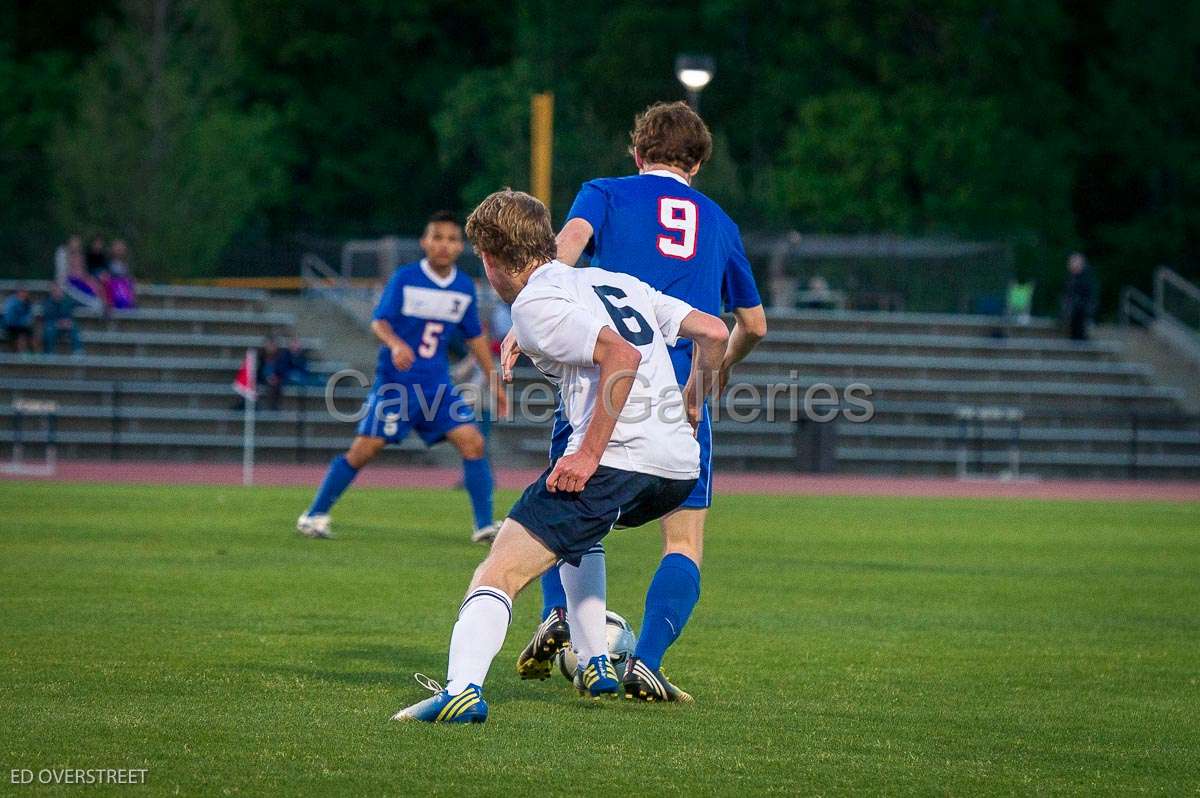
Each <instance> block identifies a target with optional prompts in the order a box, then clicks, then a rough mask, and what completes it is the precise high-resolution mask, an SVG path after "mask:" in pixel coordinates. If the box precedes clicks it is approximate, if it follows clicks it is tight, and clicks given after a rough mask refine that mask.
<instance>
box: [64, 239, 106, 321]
mask: <svg viewBox="0 0 1200 798" xmlns="http://www.w3.org/2000/svg"><path fill="white" fill-rule="evenodd" d="M84 263H85V261H84V256H83V253H82V252H73V253H71V254H69V255H68V257H67V264H68V265H67V283H66V285H64V286H63V290H64V291H66V293H67V296H69V297H71V299H74V300H75V301H76V302H77V303H79V304H80V305H84V306H85V307H89V308H92V309H94V310H107V308H108V302H107V298H108V297H107V294H105V292H104V287H103V286H102V285H100V282H99V281H98V280H97V279H96V278H95V277H92V275H90V274H88V271H87V269H86V268H84Z"/></svg>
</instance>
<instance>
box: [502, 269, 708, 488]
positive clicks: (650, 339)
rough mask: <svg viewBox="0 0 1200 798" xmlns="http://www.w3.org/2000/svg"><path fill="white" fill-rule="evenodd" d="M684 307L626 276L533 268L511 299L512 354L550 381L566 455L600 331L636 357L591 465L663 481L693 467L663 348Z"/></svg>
mask: <svg viewBox="0 0 1200 798" xmlns="http://www.w3.org/2000/svg"><path fill="white" fill-rule="evenodd" d="M691 311H692V307H691V305H688V304H687V303H686V302H681V301H680V300H678V299H675V298H674V297H669V296H667V295H666V294H663V293H661V292H659V291H656V290H654V289H653V288H651V287H650V286H648V285H646V283H644V282H642V281H641V280H639V279H637V278H636V277H632V276H630V275H628V274H618V273H616V272H609V271H605V270H603V269H592V268H588V269H576V268H572V267H570V266H567V265H566V264H564V263H562V262H560V261H551V262H550V263H547V264H546V265H545V266H542V267H540V268H539V269H538V270H537V271H535V272H534V273H533V275H532V276H531V277H530V279H529V283H528V284H527V285H526V286H525V288H524V289H522V290H521V293H519V294H518V295H517V298H516V300H515V301H514V302H513V306H512V318H513V329H514V330H515V331H516V335H517V343H518V344H519V345H520V347H521V351H522V352H524V353H525V354H526V355H528V356H529V358H530V359H531V360H532V361H533V363H534V365H535V366H537V367H538V369H539V370H540V371H541V372H542V373H543V374H545V375H546V376H547V377H548V378H549V379H550V380H551V382H553V383H555V384H556V385H557V386H558V390H559V394H560V395H561V397H562V406H563V413H564V414H565V417H566V420H567V422H568V423H569V424H570V425H571V435H570V438H569V440H568V441H567V448H566V452H565V453H566V454H570V453H572V452H575V451H577V450H578V449H579V446H580V444H581V443H582V441H583V436H584V433H586V431H587V427H588V424H589V423H590V422H591V418H592V412H593V410H594V408H595V406H596V402H597V401H600V385H599V384H598V383H599V375H600V367H599V366H597V365H596V364H595V363H594V362H593V361H592V354H593V352H594V351H595V348H596V339H597V337H598V336H599V335H600V330H601V329H602V328H604V327H608V328H610V329H611V330H613V331H614V332H615V333H617V334H618V335H620V336H621V337H622V338H624V339H625V340H626V341H628V342H629V343H630V344H632V345H633V346H634V347H636V348H637V350H638V351H639V352H640V353H641V355H642V362H641V365H639V366H638V372H637V376H636V377H635V379H634V384H633V388H632V390H631V391H630V394H629V399H628V401H627V402H626V404H625V408H624V410H623V411H622V412H621V415H620V417H619V418H618V420H617V425H616V428H615V429H614V430H613V434H612V438H611V439H610V440H609V442H608V448H607V449H605V452H604V455H603V456H602V457H601V458H600V464H601V465H605V466H609V467H610V468H617V469H621V470H624V471H636V472H638V473H642V474H652V475H654V476H660V477H666V478H668V479H692V478H694V477H696V476H697V475H698V474H699V473H700V446H699V444H698V443H697V442H696V438H695V436H694V435H693V434H692V428H691V425H689V424H688V422H687V413H686V412H685V408H684V403H683V394H682V391H681V390H680V388H679V384H678V383H677V382H676V381H675V370H674V368H673V367H672V365H671V358H670V355H668V354H667V347H668V346H673V345H674V344H675V342H676V340H677V339H678V337H679V325H680V324H681V323H682V322H683V319H684V317H685V316H687V315H688V313H690V312H691Z"/></svg>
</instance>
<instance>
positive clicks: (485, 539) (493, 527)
mask: <svg viewBox="0 0 1200 798" xmlns="http://www.w3.org/2000/svg"><path fill="white" fill-rule="evenodd" d="M499 531H500V522H498V521H493V522H492V523H490V524H488V525H487V526H481V527H479V529H476V530H475V531H474V532H473V533H471V542H472V543H487V544H489V545H490V544H491V542H492V541H493V540H495V539H496V533H497V532H499Z"/></svg>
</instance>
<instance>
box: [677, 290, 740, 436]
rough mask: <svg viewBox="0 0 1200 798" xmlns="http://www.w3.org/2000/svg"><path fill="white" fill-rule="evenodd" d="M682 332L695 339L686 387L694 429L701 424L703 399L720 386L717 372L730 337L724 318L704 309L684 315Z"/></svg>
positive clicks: (680, 331)
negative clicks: (705, 311)
mask: <svg viewBox="0 0 1200 798" xmlns="http://www.w3.org/2000/svg"><path fill="white" fill-rule="evenodd" d="M679 335H680V337H681V338H687V339H689V340H691V342H692V347H693V348H692V373H691V376H689V377H688V382H687V385H686V386H684V389H683V398H684V402H685V405H686V407H687V416H688V423H689V424H691V425H692V429H693V430H695V429H696V428H697V427H698V426H699V424H700V417H701V414H702V412H703V408H704V400H705V398H706V397H707V396H709V395H710V394H715V393H716V391H717V389H718V381H717V375H718V373H719V370H720V368H721V363H722V360H723V358H724V356H725V352H726V345H727V344H728V341H729V330H728V328H726V327H725V322H723V321H721V320H720V319H718V318H717V317H716V316H713V315H711V314H708V313H704V312H703V311H699V310H693V311H692V312H691V313H689V314H687V315H686V316H684V317H683V321H682V322H681V323H680V325H679Z"/></svg>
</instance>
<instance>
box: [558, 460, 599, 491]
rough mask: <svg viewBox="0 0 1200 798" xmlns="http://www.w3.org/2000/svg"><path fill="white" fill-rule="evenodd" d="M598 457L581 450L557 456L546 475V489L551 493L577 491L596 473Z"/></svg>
mask: <svg viewBox="0 0 1200 798" xmlns="http://www.w3.org/2000/svg"><path fill="white" fill-rule="evenodd" d="M599 465H600V458H598V457H593V456H591V455H590V454H584V453H583V452H575V453H574V454H568V455H565V456H563V457H560V458H558V462H556V463H555V464H554V469H553V470H552V471H551V472H550V476H548V477H546V490H548V491H550V492H551V493H557V492H558V491H560V490H561V491H563V492H564V493H578V492H579V491H581V490H583V488H584V486H585V485H587V481H588V480H589V479H591V478H592V474H595V473H596V468H597V467H598V466H599Z"/></svg>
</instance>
